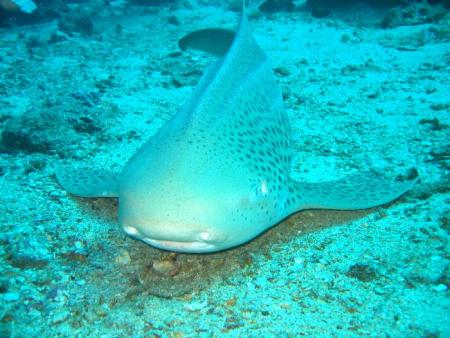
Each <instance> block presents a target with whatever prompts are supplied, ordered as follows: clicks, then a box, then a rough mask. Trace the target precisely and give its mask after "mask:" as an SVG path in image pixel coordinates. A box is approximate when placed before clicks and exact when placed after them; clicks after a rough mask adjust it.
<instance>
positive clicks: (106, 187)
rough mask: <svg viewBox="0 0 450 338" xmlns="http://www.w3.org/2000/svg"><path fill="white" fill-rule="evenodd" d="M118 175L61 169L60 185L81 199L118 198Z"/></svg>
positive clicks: (98, 171)
mask: <svg viewBox="0 0 450 338" xmlns="http://www.w3.org/2000/svg"><path fill="white" fill-rule="evenodd" d="M117 178H118V174H117V173H113V172H108V171H102V170H96V171H91V170H88V169H75V170H74V169H68V168H59V169H58V170H57V171H56V179H57V180H58V183H59V184H60V185H61V186H62V187H63V188H64V189H65V190H67V191H68V192H69V193H71V194H72V195H76V196H80V197H118V188H117Z"/></svg>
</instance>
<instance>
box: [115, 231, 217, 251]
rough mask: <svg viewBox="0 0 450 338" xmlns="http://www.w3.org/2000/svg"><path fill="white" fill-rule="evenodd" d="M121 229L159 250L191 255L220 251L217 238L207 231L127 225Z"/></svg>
mask: <svg viewBox="0 0 450 338" xmlns="http://www.w3.org/2000/svg"><path fill="white" fill-rule="evenodd" d="M122 228H123V230H124V231H125V232H126V233H127V234H128V235H130V236H132V237H134V238H137V239H139V240H141V241H143V242H145V243H147V244H149V245H151V246H154V247H156V248H159V249H164V250H169V251H178V252H191V253H202V252H212V251H217V250H220V247H219V246H218V238H217V236H214V234H213V233H212V232H211V231H209V230H197V231H195V230H187V229H181V230H180V229H176V230H174V229H173V227H171V226H169V225H168V226H165V227H162V228H161V227H158V228H154V229H152V228H151V227H150V228H149V229H147V228H145V229H142V228H141V227H137V226H133V225H128V224H123V225H122ZM219 242H220V241H219Z"/></svg>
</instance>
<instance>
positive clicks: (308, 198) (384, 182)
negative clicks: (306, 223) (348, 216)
mask: <svg viewBox="0 0 450 338" xmlns="http://www.w3.org/2000/svg"><path fill="white" fill-rule="evenodd" d="M418 179H419V176H418V173H417V171H416V170H415V169H412V170H410V173H409V174H408V176H407V177H406V178H401V177H399V178H397V179H393V178H392V179H388V178H386V177H383V176H382V175H381V174H379V173H376V172H373V171H367V172H361V173H357V174H354V175H350V176H347V177H344V178H343V179H340V180H337V181H328V182H321V183H308V182H295V181H292V182H291V185H290V189H289V190H290V192H291V195H290V198H289V200H288V201H289V203H288V206H287V209H288V211H289V213H293V212H295V211H299V210H303V209H336V210H357V209H367V208H372V207H376V206H380V205H383V204H386V203H389V202H391V201H393V200H395V199H397V198H398V197H400V196H402V195H403V194H404V193H406V192H407V191H408V190H409V189H411V187H412V186H413V185H414V184H415V183H416V182H417V181H418Z"/></svg>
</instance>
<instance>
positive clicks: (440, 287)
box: [433, 284, 447, 292]
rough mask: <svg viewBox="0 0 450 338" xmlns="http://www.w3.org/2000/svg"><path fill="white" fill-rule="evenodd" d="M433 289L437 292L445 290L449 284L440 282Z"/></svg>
mask: <svg viewBox="0 0 450 338" xmlns="http://www.w3.org/2000/svg"><path fill="white" fill-rule="evenodd" d="M433 290H434V291H437V292H444V291H447V285H445V284H438V285H435V286H433Z"/></svg>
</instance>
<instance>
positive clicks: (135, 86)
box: [0, 0, 450, 337]
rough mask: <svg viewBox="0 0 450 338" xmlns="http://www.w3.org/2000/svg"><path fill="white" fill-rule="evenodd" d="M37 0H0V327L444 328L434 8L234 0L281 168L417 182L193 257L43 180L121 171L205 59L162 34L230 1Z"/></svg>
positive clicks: (444, 19)
mask: <svg viewBox="0 0 450 338" xmlns="http://www.w3.org/2000/svg"><path fill="white" fill-rule="evenodd" d="M36 5H37V9H36V10H35V11H33V12H32V13H31V14H26V13H24V12H21V11H20V9H18V8H11V5H10V4H9V5H8V4H6V3H4V2H0V6H1V7H0V8H1V12H0V27H1V28H0V36H1V38H0V69H1V71H0V107H1V109H0V133H1V143H0V150H1V152H0V161H1V162H0V186H1V187H2V194H1V203H0V208H1V210H0V220H1V222H0V226H1V232H0V257H1V260H2V261H1V265H0V266H1V274H0V337H34V336H44V337H58V336H59V337H65V336H68V337H72V336H75V337H197V336H200V337H215V336H231V337H234V336H236V337H247V336H248V337H297V336H307V337H359V336H371V337H372V336H373V337H448V336H450V325H449V324H448V320H447V317H448V313H449V311H450V301H449V296H448V295H449V294H448V292H449V291H448V287H449V271H450V270H449V247H448V237H449V227H448V223H449V220H448V219H449V207H448V199H449V195H448V194H449V189H448V188H449V175H448V169H449V162H448V149H449V139H450V138H449V125H450V121H449V120H450V114H449V110H450V101H449V97H448V88H449V82H450V74H449V66H450V58H449V56H450V48H449V46H450V42H449V36H450V34H449V31H450V18H449V14H448V8H447V7H445V6H448V5H447V4H446V3H445V2H440V3H436V4H429V3H410V4H407V5H403V6H399V7H395V6H394V5H395V4H393V6H391V7H390V8H386V7H385V6H378V5H379V3H377V2H376V1H375V2H372V3H370V2H369V3H365V4H361V3H359V4H353V3H349V2H340V3H336V2H330V1H310V2H309V5H308V6H302V4H301V3H300V2H292V3H291V2H289V1H285V2H281V1H280V2H271V1H267V2H264V1H261V2H251V3H250V4H248V6H247V13H248V17H249V23H250V27H251V31H252V32H253V35H254V37H255V40H256V41H257V43H258V45H259V46H260V47H261V49H262V50H264V52H265V53H266V54H267V55H268V57H269V60H270V63H271V65H272V69H273V73H274V74H275V78H276V82H277V83H278V84H279V86H280V87H281V90H282V95H283V100H284V107H285V110H286V114H287V118H288V120H289V125H290V129H291V134H292V142H293V144H292V147H291V148H292V150H293V160H292V165H291V172H290V176H291V177H292V178H294V179H296V180H301V181H309V182H323V181H329V180H336V179H340V178H343V177H345V176H346V175H349V174H350V175H351V174H355V173H356V172H359V171H361V170H362V171H364V170H368V169H369V168H375V169H376V170H377V171H382V172H384V174H385V176H387V177H391V178H395V177H398V175H399V174H403V175H404V174H405V173H406V172H407V171H408V170H409V169H410V168H412V167H414V168H417V170H418V172H419V174H420V182H419V183H417V184H416V185H415V186H414V187H413V188H412V189H411V190H410V191H409V192H407V193H406V194H405V195H404V196H402V197H401V198H399V199H396V200H395V201H394V202H392V203H389V204H387V205H384V206H381V207H377V208H372V209H365V210H359V211H334V210H304V211H301V212H299V213H296V214H295V215H293V216H292V217H289V218H287V219H285V220H284V221H282V222H280V223H279V224H276V226H274V227H273V228H271V229H270V230H269V231H266V232H264V233H263V234H262V235H261V236H258V237H257V238H256V239H254V240H251V241H249V242H248V243H246V244H244V245H240V246H237V247H235V248H232V249H230V250H226V251H219V252H214V253H209V254H186V253H173V252H170V251H163V250H159V249H157V248H154V247H151V246H149V245H147V244H145V243H143V242H142V241H138V240H135V239H133V238H131V237H130V236H128V235H127V234H125V232H123V231H122V229H121V228H120V226H119V219H118V216H117V214H118V204H117V201H116V200H115V199H104V198H95V199H88V198H80V197H76V196H73V195H71V194H68V193H67V192H66V191H65V190H64V189H63V188H62V187H61V186H60V185H59V184H58V182H57V180H56V177H55V173H56V172H57V171H58V168H61V167H64V168H73V169H69V174H70V173H75V172H77V170H78V169H79V168H86V167H87V168H90V169H91V170H93V171H94V173H97V174H98V173H99V172H100V171H103V170H108V171H109V170H111V171H113V172H120V171H121V168H122V167H123V166H124V164H125V163H126V162H127V161H128V160H129V158H130V157H131V156H132V155H133V154H134V153H135V152H136V150H137V149H139V148H140V146H141V145H142V144H143V143H144V142H146V141H147V140H148V139H149V138H150V137H152V136H153V135H155V134H156V133H157V132H158V130H160V128H161V127H163V126H164V125H166V124H167V123H168V122H169V121H170V119H171V118H172V116H174V114H175V113H176V112H177V111H178V109H180V107H181V106H182V105H183V103H184V102H187V101H188V100H189V98H190V97H191V94H192V91H193V88H194V87H195V85H196V84H197V82H198V81H199V80H200V78H201V76H202V74H203V72H204V70H205V69H206V68H207V67H208V65H210V64H211V63H212V62H214V60H215V59H216V57H215V56H211V55H208V54H205V53H202V52H199V51H196V50H192V49H188V50H180V49H179V46H178V42H179V40H180V39H181V38H183V37H184V36H186V35H187V34H188V33H190V32H193V31H197V30H199V29H204V28H211V27H214V28H217V27H220V28H225V29H229V30H235V29H236V27H237V24H238V22H239V17H240V7H241V4H240V1H229V2H222V1H216V2H214V1H200V0H198V1H194V0H191V1H168V2H164V1H156V2H131V3H128V2H122V1H114V2H110V3H108V4H106V5H105V4H104V3H97V2H86V3H77V2H71V3H39V2H37V3H36ZM16 7H17V6H16ZM215 42H216V41H214V39H212V40H210V41H208V42H207V46H206V47H208V46H210V44H211V43H215ZM215 111H216V114H219V113H218V112H217V111H218V110H217V109H216V110H215ZM218 119H219V117H218ZM236 128H238V127H236ZM180 151H181V149H180ZM162 160H164V159H162ZM193 161H195V159H193ZM399 178H400V177H398V179H399ZM403 179H405V176H403ZM215 181H216V183H214V182H215ZM219 183H220V177H217V179H213V180H212V183H211V185H212V186H213V185H215V184H217V185H219ZM163 186H164V185H163ZM264 187H265V185H264V184H263V185H262V187H260V188H261V192H262V193H264V191H265V190H266V189H267V186H266V188H264ZM269 188H270V187H269ZM372 188H373V187H371V186H370V185H369V186H367V189H372ZM181 190H183V187H180V191H181ZM330 194H331V193H330ZM186 203H190V201H188V200H187V201H186ZM239 230H240V229H236V233H238V232H239Z"/></svg>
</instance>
